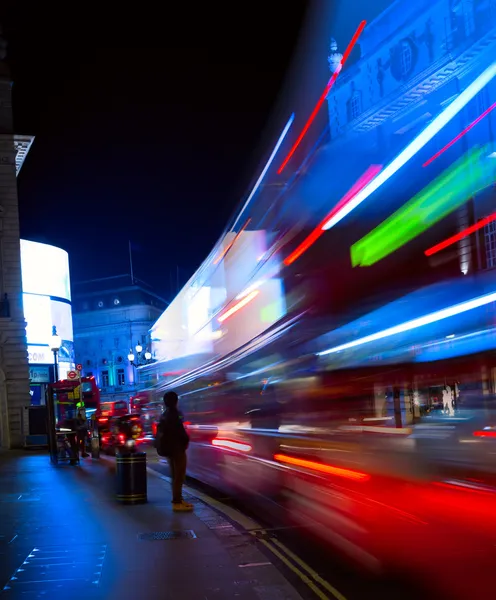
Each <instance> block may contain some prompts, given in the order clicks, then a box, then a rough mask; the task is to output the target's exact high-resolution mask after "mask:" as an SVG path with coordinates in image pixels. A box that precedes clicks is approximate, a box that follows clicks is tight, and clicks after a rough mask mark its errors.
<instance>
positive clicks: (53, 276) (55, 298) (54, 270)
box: [21, 240, 74, 380]
mask: <svg viewBox="0 0 496 600" xmlns="http://www.w3.org/2000/svg"><path fill="white" fill-rule="evenodd" d="M21 268H22V289H23V294H22V303H23V308H24V318H25V320H26V338H27V342H28V352H29V363H30V364H52V363H53V354H52V352H51V350H50V348H49V347H48V346H49V344H50V338H51V336H52V328H53V326H54V325H55V327H56V328H57V333H58V335H59V336H60V338H61V339H62V346H61V348H60V351H59V356H58V359H59V362H66V363H67V362H72V360H73V341H74V334H73V330H72V310H71V304H70V300H71V287H70V280H69V256H68V254H67V252H66V251H65V250H61V249H60V248H56V247H55V246H49V245H47V244H40V243H38V242H29V241H27V240H21ZM31 380H34V379H33V377H31Z"/></svg>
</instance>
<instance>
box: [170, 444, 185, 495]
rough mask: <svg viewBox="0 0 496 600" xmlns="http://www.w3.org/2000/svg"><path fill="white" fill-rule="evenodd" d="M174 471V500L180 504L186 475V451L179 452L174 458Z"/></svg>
mask: <svg viewBox="0 0 496 600" xmlns="http://www.w3.org/2000/svg"><path fill="white" fill-rule="evenodd" d="M172 461H173V463H174V471H173V474H172V502H174V504H179V503H181V502H182V501H183V483H184V478H185V476H186V452H178V453H177V454H175V455H174V457H173V459H172Z"/></svg>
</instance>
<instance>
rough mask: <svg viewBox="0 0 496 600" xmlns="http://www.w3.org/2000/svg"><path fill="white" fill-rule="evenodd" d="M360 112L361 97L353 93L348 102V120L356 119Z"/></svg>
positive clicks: (357, 93)
mask: <svg viewBox="0 0 496 600" xmlns="http://www.w3.org/2000/svg"><path fill="white" fill-rule="evenodd" d="M361 112H362V96H361V95H360V93H359V92H354V93H353V95H352V96H351V98H350V99H349V100H348V120H349V121H352V120H353V119H356V118H357V117H358V116H359V115H360V113H361Z"/></svg>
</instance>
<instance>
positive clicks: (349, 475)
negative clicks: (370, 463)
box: [274, 454, 370, 481]
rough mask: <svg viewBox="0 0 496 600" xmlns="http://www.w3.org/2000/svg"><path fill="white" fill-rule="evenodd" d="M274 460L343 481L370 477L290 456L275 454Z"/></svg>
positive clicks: (362, 479)
mask: <svg viewBox="0 0 496 600" xmlns="http://www.w3.org/2000/svg"><path fill="white" fill-rule="evenodd" d="M274 460H276V461H277V462H281V463H286V464H288V465H295V466H297V467H304V468H305V469H310V470H312V471H319V473H327V474H329V475H336V476H337V477H344V478H345V479H353V480H355V481H367V480H368V479H370V475H367V474H366V473H360V472H358V471H350V470H349V469H342V468H341V467H332V466H331V465H325V464H323V463H318V462H314V461H313V460H304V459H302V458H293V457H292V456H286V455H285V454H275V455H274Z"/></svg>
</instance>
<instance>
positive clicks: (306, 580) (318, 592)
mask: <svg viewBox="0 0 496 600" xmlns="http://www.w3.org/2000/svg"><path fill="white" fill-rule="evenodd" d="M258 541H259V542H261V543H262V544H263V545H264V546H266V547H267V548H268V549H269V550H270V551H271V552H272V554H274V555H275V556H277V558H278V559H279V560H280V561H282V562H283V563H284V564H285V565H286V566H287V567H288V568H289V569H291V571H293V573H295V575H298V577H299V578H300V579H301V580H302V581H303V582H304V583H306V585H307V586H308V587H309V588H310V589H311V590H312V592H313V593H314V594H315V595H316V596H318V597H319V598H320V600H329V596H327V595H326V594H324V592H323V591H322V590H320V589H319V588H318V587H317V586H316V585H315V583H314V582H313V581H312V580H311V579H310V578H309V577H307V575H305V573H303V572H302V571H300V569H298V567H295V566H294V565H293V564H292V563H291V562H290V561H289V560H288V559H287V558H286V557H285V556H284V555H283V554H281V552H279V550H277V548H274V546H272V545H271V544H270V543H269V542H268V541H267V540H261V539H259V540H258Z"/></svg>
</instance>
